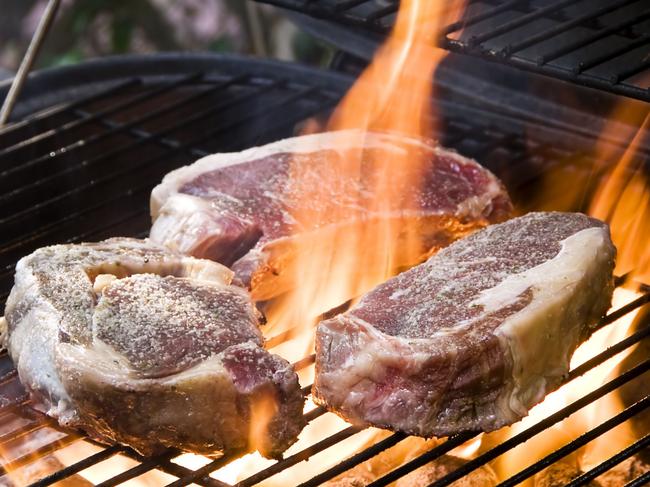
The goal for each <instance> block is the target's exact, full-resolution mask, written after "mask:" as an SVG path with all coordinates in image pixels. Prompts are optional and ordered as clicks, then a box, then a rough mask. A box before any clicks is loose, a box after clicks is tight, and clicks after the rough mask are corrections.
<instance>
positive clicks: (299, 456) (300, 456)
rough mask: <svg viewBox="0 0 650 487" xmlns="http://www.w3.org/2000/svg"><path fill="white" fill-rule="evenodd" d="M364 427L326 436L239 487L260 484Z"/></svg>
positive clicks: (349, 428)
mask: <svg viewBox="0 0 650 487" xmlns="http://www.w3.org/2000/svg"><path fill="white" fill-rule="evenodd" d="M362 429H363V428H358V427H356V426H349V427H347V428H345V429H344V430H342V431H339V432H338V433H336V434H334V435H332V436H329V437H328V438H325V439H324V440H321V441H319V442H318V443H315V444H314V445H312V446H310V447H308V448H305V449H304V450H302V451H299V452H298V453H296V454H294V455H291V456H290V457H287V458H285V459H283V460H282V462H278V463H276V464H274V465H271V466H270V467H269V468H265V469H264V470H262V471H261V472H258V473H256V474H255V475H252V476H251V477H248V478H247V479H246V480H242V481H241V482H238V483H237V487H251V486H253V485H255V484H258V483H260V482H262V481H263V480H266V479H268V478H269V477H272V476H273V475H275V474H276V473H279V472H281V471H282V470H285V469H287V468H289V467H291V466H293V465H295V464H297V463H300V462H302V461H303V460H307V459H309V458H310V457H312V456H313V455H315V454H317V453H320V452H321V451H323V450H326V449H327V448H330V447H331V446H334V445H336V444H337V443H339V442H341V441H343V440H345V439H347V438H349V437H351V436H353V435H356V434H357V433H359V432H360V431H362Z"/></svg>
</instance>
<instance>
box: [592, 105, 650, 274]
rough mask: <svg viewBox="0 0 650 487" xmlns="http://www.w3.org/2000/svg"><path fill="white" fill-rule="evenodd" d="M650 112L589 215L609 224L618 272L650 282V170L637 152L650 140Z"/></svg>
mask: <svg viewBox="0 0 650 487" xmlns="http://www.w3.org/2000/svg"><path fill="white" fill-rule="evenodd" d="M649 131H650V113H649V114H646V116H645V120H644V121H643V123H642V124H641V128H640V129H639V130H638V131H637V132H636V133H635V134H634V136H633V138H632V140H631V141H630V144H629V146H628V147H627V149H626V150H625V152H624V153H623V155H622V156H621V158H620V160H619V162H618V163H617V164H616V165H614V167H613V168H612V169H611V170H609V171H608V172H607V174H606V176H605V180H604V184H602V185H601V186H600V187H599V188H598V190H597V192H596V194H595V196H594V199H593V201H592V202H591V206H590V208H589V214H590V215H592V216H594V217H596V218H600V219H601V220H604V221H607V222H608V223H609V226H610V229H611V232H612V239H613V240H614V243H615V244H616V247H617V249H618V259H617V265H616V271H617V274H619V275H622V274H626V273H631V274H632V276H631V277H633V278H635V279H637V280H638V281H639V282H645V283H650V244H649V242H650V169H649V168H648V167H644V163H645V162H644V160H643V158H641V157H639V156H638V154H637V151H638V149H639V146H640V145H641V144H642V143H643V142H644V141H645V142H646V143H647V142H648V141H649V140H648V139H650V137H649V135H648V133H649Z"/></svg>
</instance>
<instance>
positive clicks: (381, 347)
mask: <svg viewBox="0 0 650 487" xmlns="http://www.w3.org/2000/svg"><path fill="white" fill-rule="evenodd" d="M615 253H616V250H615V248H614V246H613V245H612V242H611V240H610V236H609V229H608V227H607V225H606V224H604V223H603V222H601V221H598V220H595V219H593V218H589V217H587V216H585V215H582V214H578V213H531V214H528V215H526V216H523V217H519V218H514V219H512V220H510V221H507V222H506V223H502V224H498V225H493V226H489V227H487V228H486V229H484V230H480V231H478V232H476V233H474V234H473V235H471V236H469V237H467V238H464V239H462V240H459V241H457V242H455V243H453V244H452V245H450V246H449V247H447V248H446V249H443V250H441V251H440V252H439V253H438V254H436V255H434V256H433V257H431V258H430V259H429V260H427V261H426V262H425V263H423V264H421V265H419V266H417V267H414V268H412V269H410V270H409V271H407V272H404V273H403V274H400V275H398V276H396V277H394V278H392V279H390V280H388V281H387V282H385V283H384V284H382V285H380V286H378V287H376V288H375V289H374V290H372V291H371V292H369V293H368V294H366V295H365V296H364V297H363V298H362V299H361V300H360V301H359V303H358V304H357V305H356V306H354V307H353V308H352V309H350V310H349V311H348V312H346V313H344V314H341V315H339V316H337V317H335V318H333V319H330V320H327V321H323V322H321V323H320V324H319V325H318V329H317V332H316V381H315V383H314V388H313V392H314V396H315V398H316V400H317V402H318V403H320V404H322V405H325V406H327V407H328V408H329V409H331V410H332V411H335V412H337V413H338V414H340V415H341V416H343V417H345V418H347V419H349V420H350V421H352V422H353V423H359V424H371V425H375V426H379V427H385V428H389V429H393V430H399V431H404V432H407V433H410V434H415V435H421V436H432V435H433V436H447V435H450V434H453V433H456V432H459V431H464V430H482V431H491V430H494V429H497V428H500V427H501V426H504V425H508V424H511V423H513V422H515V421H517V420H519V419H520V418H522V417H523V416H525V415H526V414H527V412H528V410H529V409H530V408H531V407H532V406H533V405H535V404H537V403H538V402H540V401H541V400H542V399H543V398H544V396H545V395H546V394H547V393H548V392H550V391H552V390H554V389H555V388H557V387H558V385H559V384H560V382H561V380H562V378H563V377H564V376H565V375H566V373H567V372H568V367H569V359H570V358H571V355H572V353H573V351H574V350H575V348H576V347H577V346H578V344H579V343H580V342H582V341H583V340H585V339H586V338H587V337H588V336H589V334H590V333H591V330H592V325H593V324H594V323H596V322H597V320H598V319H599V318H600V317H601V316H602V315H603V314H604V313H605V311H606V310H607V309H608V308H609V305H610V299H611V295H612V292H613V280H612V272H613V268H614V258H615Z"/></svg>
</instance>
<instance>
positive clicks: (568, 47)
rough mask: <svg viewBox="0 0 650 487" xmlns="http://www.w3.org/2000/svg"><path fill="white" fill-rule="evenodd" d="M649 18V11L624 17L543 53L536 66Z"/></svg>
mask: <svg viewBox="0 0 650 487" xmlns="http://www.w3.org/2000/svg"><path fill="white" fill-rule="evenodd" d="M649 17H650V10H644V11H643V12H639V13H638V14H637V15H635V16H634V17H632V18H630V17H626V18H625V19H623V20H622V21H620V22H618V23H617V24H615V25H612V26H609V27H607V28H605V29H601V30H598V31H596V32H594V33H593V34H590V35H588V36H586V37H583V38H582V39H578V40H576V41H574V42H570V43H568V44H565V45H563V46H561V47H559V48H557V49H555V50H553V51H551V52H547V53H545V54H544V55H542V56H540V58H539V59H538V60H537V64H546V63H548V62H550V61H553V60H554V59H557V58H559V57H561V56H564V55H565V54H569V53H570V52H572V51H575V50H577V49H580V48H581V47H584V46H587V45H589V44H593V43H594V42H596V41H598V40H600V39H603V38H605V37H607V36H610V35H613V34H616V33H617V32H619V31H621V30H623V29H627V28H628V27H631V26H633V25H636V24H639V23H641V22H643V21H645V20H646V19H647V18H649Z"/></svg>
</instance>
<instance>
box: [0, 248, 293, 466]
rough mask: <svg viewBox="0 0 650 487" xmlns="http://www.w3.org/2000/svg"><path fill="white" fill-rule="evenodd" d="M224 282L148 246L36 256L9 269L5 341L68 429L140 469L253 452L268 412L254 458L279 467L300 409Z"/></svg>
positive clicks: (247, 303)
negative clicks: (177, 457) (134, 454)
mask: <svg viewBox="0 0 650 487" xmlns="http://www.w3.org/2000/svg"><path fill="white" fill-rule="evenodd" d="M231 278H232V272H231V271H230V270H228V269H227V268H225V267H224V266H222V265H220V264H217V263H214V262H210V261H207V260H199V259H195V258H192V257H185V256H181V255H179V254H176V253H174V252H172V251H170V250H168V249H166V248H164V247H161V246H158V245H156V244H153V243H151V242H148V241H142V240H135V239H126V238H117V239H110V240H106V241H103V242H99V243H93V244H80V245H55V246H52V247H45V248H42V249H39V250H37V251H36V252H34V253H33V254H31V255H29V256H27V257H25V258H23V259H21V260H20V261H19V262H18V265H17V266H16V282H15V285H14V287H13V289H12V291H11V294H10V296H9V299H8V300H7V306H6V316H5V318H6V321H7V330H6V334H5V336H4V340H3V341H4V343H5V346H6V347H7V349H8V350H9V353H10V354H11V357H12V358H13V361H14V363H15V365H16V368H17V370H18V374H19V377H20V380H21V382H22V383H23V384H24V385H25V387H26V388H27V390H29V391H30V393H31V396H32V398H33V400H34V402H35V403H36V405H37V407H39V408H40V409H42V410H43V411H44V412H46V413H47V414H49V415H50V416H52V417H54V418H57V419H58V421H59V423H61V424H62V425H64V426H70V427H75V428H82V429H84V430H86V431H87V432H88V433H89V434H91V435H92V436H95V437H97V438H99V439H102V440H109V441H115V442H119V443H123V444H126V445H129V446H131V447H133V448H135V449H136V450H138V451H139V452H141V453H143V454H147V455H149V454H155V453H159V452H161V451H162V450H164V449H165V448H166V447H177V448H180V449H183V450H187V451H192V452H196V453H203V454H214V453H218V452H220V451H227V450H233V449H239V448H247V447H249V446H250V445H249V444H248V439H249V430H250V427H251V424H250V417H251V414H252V410H253V408H254V407H255V406H256V404H257V402H256V401H260V402H266V403H270V404H273V403H275V406H276V409H275V410H274V411H273V413H272V414H271V415H270V420H269V424H268V435H267V436H268V437H266V438H263V439H260V440H259V441H258V442H257V444H256V445H255V446H256V447H258V448H259V449H260V451H261V452H262V453H263V454H264V455H267V456H277V455H279V454H280V453H281V452H282V451H284V450H285V449H286V448H287V447H288V446H289V445H291V444H292V443H293V442H294V441H295V440H296V437H297V435H298V433H299V432H300V430H301V429H302V427H303V426H304V420H303V415H302V407H303V396H302V393H301V391H300V387H299V384H298V378H297V376H296V374H295V372H294V371H293V370H292V368H291V366H290V364H288V363H287V362H286V361H285V360H283V359H281V358H280V357H278V356H276V355H271V354H270V353H269V352H267V351H266V350H264V348H263V338H262V335H261V333H260V331H259V329H258V314H257V312H256V310H255V308H254V306H253V305H252V302H251V300H250V298H249V296H248V295H247V293H246V292H245V291H244V290H243V289H241V288H240V287H237V286H231V285H229V283H230V280H231ZM270 401H273V402H270ZM260 431H264V430H263V429H261V430H260Z"/></svg>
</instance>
